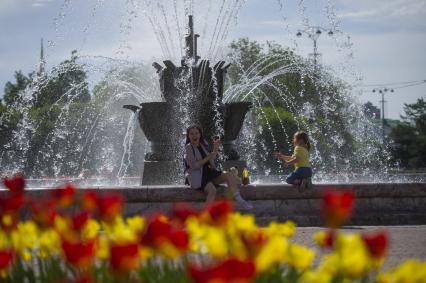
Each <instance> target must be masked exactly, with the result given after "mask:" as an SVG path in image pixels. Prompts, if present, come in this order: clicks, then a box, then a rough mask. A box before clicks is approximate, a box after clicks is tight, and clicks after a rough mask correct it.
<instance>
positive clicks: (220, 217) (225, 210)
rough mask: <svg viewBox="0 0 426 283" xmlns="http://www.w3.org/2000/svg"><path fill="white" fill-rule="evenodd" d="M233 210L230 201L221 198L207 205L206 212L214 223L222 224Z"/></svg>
mask: <svg viewBox="0 0 426 283" xmlns="http://www.w3.org/2000/svg"><path fill="white" fill-rule="evenodd" d="M232 210H233V205H232V203H231V202H230V201H227V200H222V201H217V202H214V203H213V204H211V205H210V206H209V207H207V212H208V214H209V216H210V218H211V220H212V222H213V223H215V224H219V225H220V224H224V223H225V222H226V221H227V219H228V216H229V214H230V213H231V212H232Z"/></svg>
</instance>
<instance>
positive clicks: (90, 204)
mask: <svg viewBox="0 0 426 283" xmlns="http://www.w3.org/2000/svg"><path fill="white" fill-rule="evenodd" d="M97 201H98V196H97V195H96V193H95V192H93V191H86V192H84V193H83V196H82V199H81V207H82V209H83V210H86V211H94V210H95V209H96V207H97Z"/></svg>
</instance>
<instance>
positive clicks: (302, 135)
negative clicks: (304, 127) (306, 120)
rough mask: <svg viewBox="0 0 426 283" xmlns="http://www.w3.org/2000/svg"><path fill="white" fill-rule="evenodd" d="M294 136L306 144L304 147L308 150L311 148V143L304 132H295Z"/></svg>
mask: <svg viewBox="0 0 426 283" xmlns="http://www.w3.org/2000/svg"><path fill="white" fill-rule="evenodd" d="M294 137H295V138H296V140H302V141H303V143H304V144H305V145H306V149H307V150H308V151H309V150H311V143H310V142H309V137H308V134H307V133H305V132H296V133H295V134H294Z"/></svg>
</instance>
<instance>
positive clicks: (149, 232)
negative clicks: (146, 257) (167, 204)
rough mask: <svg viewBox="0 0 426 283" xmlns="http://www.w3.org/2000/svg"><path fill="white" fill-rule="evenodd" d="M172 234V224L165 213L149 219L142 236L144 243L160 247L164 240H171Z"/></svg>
mask: <svg viewBox="0 0 426 283" xmlns="http://www.w3.org/2000/svg"><path fill="white" fill-rule="evenodd" d="M171 235H172V226H171V225H170V222H169V220H168V219H167V217H166V216H164V215H161V214H159V215H155V216H154V217H153V218H152V219H151V221H149V223H148V225H147V228H146V230H145V233H144V235H143V236H142V244H143V245H146V246H151V247H159V246H161V245H162V244H163V243H164V242H166V241H170V238H171Z"/></svg>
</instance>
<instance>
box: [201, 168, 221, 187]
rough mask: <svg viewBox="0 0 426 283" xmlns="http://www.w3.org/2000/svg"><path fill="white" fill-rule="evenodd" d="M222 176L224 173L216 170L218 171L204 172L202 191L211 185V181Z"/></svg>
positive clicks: (209, 170)
mask: <svg viewBox="0 0 426 283" xmlns="http://www.w3.org/2000/svg"><path fill="white" fill-rule="evenodd" d="M220 175H222V171H219V170H216V169H211V168H209V169H208V170H203V178H202V180H201V188H200V189H203V190H204V187H205V186H206V185H207V184H208V183H210V182H211V181H213V180H214V179H216V178H217V177H219V176H220Z"/></svg>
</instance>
